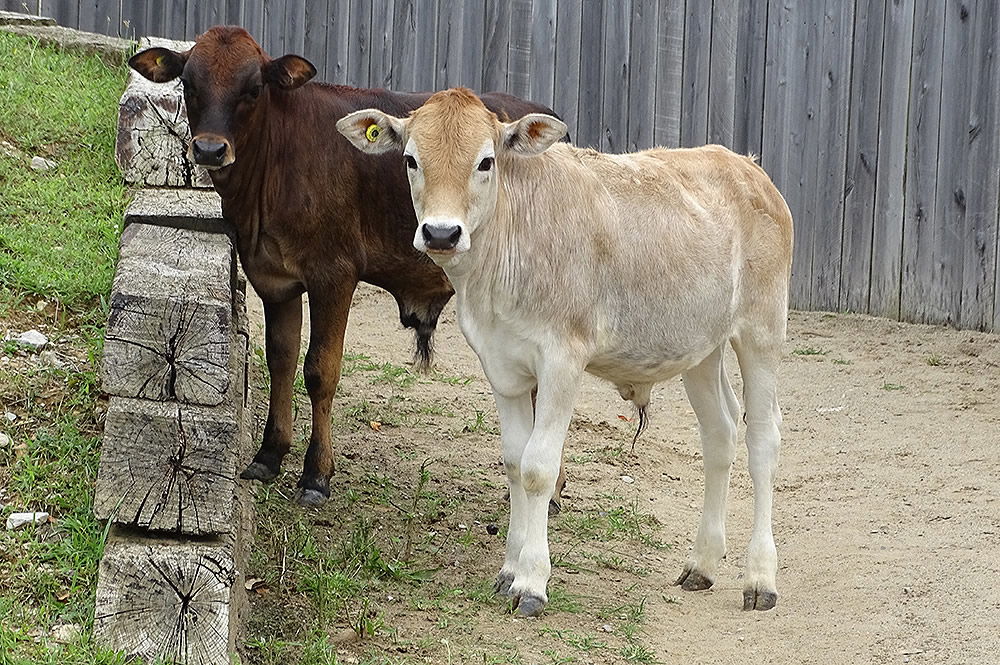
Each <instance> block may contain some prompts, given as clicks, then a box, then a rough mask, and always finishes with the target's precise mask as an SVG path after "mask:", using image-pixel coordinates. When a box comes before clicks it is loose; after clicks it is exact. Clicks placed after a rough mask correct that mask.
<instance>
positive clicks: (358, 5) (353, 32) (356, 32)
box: [347, 0, 372, 88]
mask: <svg viewBox="0 0 1000 665" xmlns="http://www.w3.org/2000/svg"><path fill="white" fill-rule="evenodd" d="M350 3H351V7H350V10H349V11H350V15H351V22H350V25H349V26H348V40H349V42H350V46H348V51H349V52H348V55H347V63H348V64H347V85H353V86H355V87H359V88H365V87H368V72H369V69H370V67H371V38H372V30H371V27H372V25H371V24H372V0H350Z"/></svg>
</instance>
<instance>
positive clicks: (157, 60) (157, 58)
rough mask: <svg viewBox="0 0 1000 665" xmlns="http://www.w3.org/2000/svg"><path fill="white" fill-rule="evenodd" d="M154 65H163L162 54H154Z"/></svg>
mask: <svg viewBox="0 0 1000 665" xmlns="http://www.w3.org/2000/svg"><path fill="white" fill-rule="evenodd" d="M156 66H157V67H162V66H163V56H162V55H158V56H156Z"/></svg>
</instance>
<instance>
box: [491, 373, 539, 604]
mask: <svg viewBox="0 0 1000 665" xmlns="http://www.w3.org/2000/svg"><path fill="white" fill-rule="evenodd" d="M493 398H494V400H495V401H496V405H497V415H498V416H499V418H500V441H501V444H502V445H503V460H504V468H505V470H506V472H507V487H508V490H509V492H510V526H509V527H508V528H507V555H506V557H505V558H504V563H503V568H501V569H500V573H499V574H498V575H497V579H496V592H497V593H502V594H505V595H507V594H509V593H510V585H511V584H513V583H514V577H515V576H516V573H517V562H518V558H519V557H520V556H521V546H522V545H523V543H524V534H525V525H526V522H525V509H526V507H527V497H526V495H525V493H524V488H523V487H522V485H521V473H520V467H521V457H522V456H523V454H524V448H525V446H526V445H527V443H528V437H530V436H531V429H532V426H533V425H534V410H533V408H532V405H531V393H530V392H527V393H524V394H522V395H517V396H514V397H506V396H504V395H500V394H499V393H494V395H493Z"/></svg>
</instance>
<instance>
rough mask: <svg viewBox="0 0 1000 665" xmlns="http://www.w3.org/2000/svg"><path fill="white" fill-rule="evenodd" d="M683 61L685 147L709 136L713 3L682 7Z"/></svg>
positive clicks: (682, 132)
mask: <svg viewBox="0 0 1000 665" xmlns="http://www.w3.org/2000/svg"><path fill="white" fill-rule="evenodd" d="M683 55H684V62H683V65H682V66H683V77H684V78H683V81H682V90H681V135H680V144H681V145H682V146H684V147H691V146H697V145H703V144H704V143H705V142H706V141H707V140H708V90H709V85H710V74H709V66H710V65H711V60H712V3H711V2H691V3H688V5H687V8H686V9H685V18H684V50H683Z"/></svg>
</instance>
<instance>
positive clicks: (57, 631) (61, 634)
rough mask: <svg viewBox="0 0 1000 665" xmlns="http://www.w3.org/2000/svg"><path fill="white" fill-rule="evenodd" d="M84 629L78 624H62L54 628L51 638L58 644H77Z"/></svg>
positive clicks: (50, 633) (50, 634) (50, 632)
mask: <svg viewBox="0 0 1000 665" xmlns="http://www.w3.org/2000/svg"><path fill="white" fill-rule="evenodd" d="M81 632H82V628H81V627H80V624H78V623H60V624H56V625H55V626H52V630H50V631H49V637H51V638H52V641H53V642H55V643H57V644H69V643H70V642H75V641H76V640H77V638H79V637H80V633H81Z"/></svg>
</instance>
